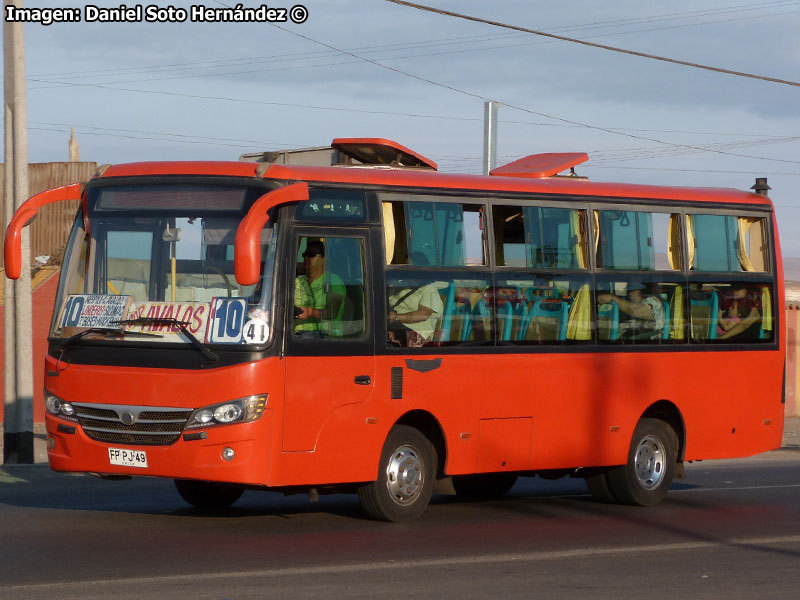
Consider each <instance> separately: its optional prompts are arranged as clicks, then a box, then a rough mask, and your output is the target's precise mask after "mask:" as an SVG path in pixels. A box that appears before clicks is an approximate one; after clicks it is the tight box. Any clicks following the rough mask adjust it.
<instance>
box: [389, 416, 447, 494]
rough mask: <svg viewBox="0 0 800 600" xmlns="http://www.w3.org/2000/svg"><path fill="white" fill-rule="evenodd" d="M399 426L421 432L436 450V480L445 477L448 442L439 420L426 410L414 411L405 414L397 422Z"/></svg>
mask: <svg viewBox="0 0 800 600" xmlns="http://www.w3.org/2000/svg"><path fill="white" fill-rule="evenodd" d="M397 425H407V426H409V427H413V428H414V429H417V430H419V431H420V432H421V433H422V434H423V435H424V436H425V437H426V438H428V440H430V442H431V444H433V448H434V450H436V478H437V479H439V478H442V477H444V471H445V464H446V463H447V442H446V440H445V437H444V431H443V430H442V426H441V424H440V423H439V421H438V419H436V417H434V416H433V415H432V414H431V413H429V412H428V411H425V410H412V411H409V412H407V413H405V414H404V415H403V416H401V417H400V418H399V419H397V421H396V422H395V426H397Z"/></svg>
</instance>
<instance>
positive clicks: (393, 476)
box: [386, 446, 425, 505]
mask: <svg viewBox="0 0 800 600" xmlns="http://www.w3.org/2000/svg"><path fill="white" fill-rule="evenodd" d="M424 479H425V475H424V467H423V464H422V459H421V458H420V456H419V454H418V453H417V451H416V450H415V449H414V448H412V447H411V446H401V447H400V448H398V449H397V450H395V452H394V454H393V455H392V457H391V458H390V460H389V464H388V465H386V487H387V488H388V490H389V495H390V496H391V497H392V500H394V501H395V502H396V503H397V504H400V505H407V504H412V503H413V502H414V501H415V500H416V499H417V497H418V496H419V494H420V492H421V491H422V484H423V482H424Z"/></svg>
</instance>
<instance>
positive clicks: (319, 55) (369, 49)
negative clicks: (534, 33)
mask: <svg viewBox="0 0 800 600" xmlns="http://www.w3.org/2000/svg"><path fill="white" fill-rule="evenodd" d="M792 4H798V2H792ZM741 10H743V9H738V10H736V11H722V14H724V13H725V12H740V11H741ZM707 12H709V11H698V14H700V13H707ZM795 12H797V11H789V12H782V13H774V14H769V15H755V16H749V17H739V18H736V19H722V20H720V19H717V20H713V21H704V22H701V23H684V24H681V25H673V26H670V27H654V28H650V29H637V30H632V31H624V32H616V33H615V34H614V35H630V34H634V33H645V32H651V31H663V30H665V29H677V28H684V27H695V26H699V25H707V24H711V23H721V22H731V21H740V20H751V19H754V18H764V17H770V16H782V15H786V14H792V13H795ZM675 14H678V15H680V14H681V13H675ZM685 14H690V15H693V14H695V13H685ZM716 14H719V13H716ZM666 16H667V17H669V18H670V19H671V20H674V19H676V18H679V17H675V16H670V15H666ZM642 19H644V17H642V18H640V19H639V22H641V23H646V22H657V21H659V20H664V19H652V20H651V21H645V20H642ZM630 21H631V22H635V21H637V19H630ZM617 22H623V21H610V22H609V23H617ZM598 26H601V27H608V26H607V25H598ZM583 27H589V28H593V27H591V25H589V26H565V27H562V28H560V29H566V30H576V29H577V30H581V28H583ZM556 29H559V28H556ZM608 35H610V34H601V35H597V36H588V37H590V38H591V37H607V36H608ZM520 37H526V34H522V35H505V36H503V35H495V36H483V39H478V38H472V37H461V38H451V39H452V40H468V41H452V42H448V41H436V42H432V41H421V42H414V43H411V44H391V45H384V46H365V47H363V48H355V49H351V51H352V52H361V51H362V50H363V51H365V52H366V53H369V54H374V53H378V52H386V51H388V50H389V49H395V50H397V49H402V48H414V49H417V48H426V47H434V46H441V45H454V44H466V43H472V42H471V41H469V40H473V41H478V42H480V41H494V40H503V39H516V38H520ZM489 38H494V39H491V40H490V39H489ZM540 43H541V44H548V43H552V41H545V42H525V43H519V44H504V45H501V46H497V45H495V46H484V47H480V48H461V49H457V50H447V51H441V52H427V53H422V54H420V53H417V54H407V55H404V56H390V57H385V58H382V59H381V60H389V61H392V60H408V59H410V58H421V57H431V56H443V55H447V54H461V53H464V52H483V51H486V50H496V49H509V48H516V47H520V46H530V45H537V44H540ZM331 54H335V53H334V52H333V51H330V52H322V51H320V52H304V53H294V54H282V55H273V56H264V57H250V58H248V57H244V58H239V59H228V60H225V61H211V62H199V63H183V64H180V63H179V64H177V65H172V66H175V67H178V68H162V67H159V66H150V67H131V68H128V69H117V70H114V69H107V70H105V71H89V72H90V73H95V75H90V76H94V77H103V76H106V75H111V76H117V75H119V76H123V77H124V76H126V75H136V74H137V73H133V72H131V71H137V70H138V71H141V70H142V69H149V70H150V71H151V72H154V73H169V72H172V71H188V70H195V71H196V70H200V69H210V68H218V67H219V68H221V67H225V66H228V67H235V66H238V65H242V66H243V65H249V64H256V63H258V62H260V61H263V60H274V59H278V58H284V59H285V58H289V59H290V60H310V59H323V58H326V57H327V56H329V55H331ZM293 57H294V58H293ZM356 62H358V61H345V62H333V63H331V62H323V63H316V64H306V65H290V66H281V67H268V68H261V69H248V70H244V71H217V72H213V73H191V74H187V75H175V76H167V77H148V78H145V79H126V80H122V81H104V82H99V83H107V84H116V83H124V84H127V83H141V82H150V81H166V80H172V79H193V78H200V77H219V76H232V75H249V74H253V73H266V72H273V71H289V70H293V69H308V68H319V67H329V66H340V65H347V64H354V63H356ZM223 63H228V64H227V65H226V64H223ZM192 65H200V66H192ZM125 71H128V73H126V72H125ZM146 72H147V71H145V73H146ZM75 73H77V74H75ZM80 73H86V72H80V71H74V72H72V73H67V74H66V75H72V76H71V77H69V76H67V77H62V79H77V78H81V79H85V76H81V75H80ZM53 75H58V74H53ZM46 76H47V75H37V76H31V77H28V80H30V81H35V82H38V83H53V84H56V85H49V86H38V87H34V88H32V90H34V91H35V90H43V89H50V88H53V87H57V86H58V85H59V84H63V83H64V82H63V81H53V80H46V79H40V78H41V77H46Z"/></svg>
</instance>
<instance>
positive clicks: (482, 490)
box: [453, 473, 517, 498]
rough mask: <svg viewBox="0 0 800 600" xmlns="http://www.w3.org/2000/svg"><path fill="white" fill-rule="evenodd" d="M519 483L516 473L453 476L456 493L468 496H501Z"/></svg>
mask: <svg viewBox="0 0 800 600" xmlns="http://www.w3.org/2000/svg"><path fill="white" fill-rule="evenodd" d="M515 483H517V474H516V473H477V474H475V475H458V476H455V477H453V488H454V489H455V491H456V494H458V495H459V496H464V497H466V498H500V497H502V496H505V495H506V494H507V493H508V492H509V491H510V490H511V488H512V487H514V484H515Z"/></svg>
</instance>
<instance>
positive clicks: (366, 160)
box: [331, 138, 439, 171]
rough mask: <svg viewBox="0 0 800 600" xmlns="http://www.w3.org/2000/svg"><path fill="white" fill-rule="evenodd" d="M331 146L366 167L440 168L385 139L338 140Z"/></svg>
mask: <svg viewBox="0 0 800 600" xmlns="http://www.w3.org/2000/svg"><path fill="white" fill-rule="evenodd" d="M331 146H332V147H333V148H335V149H336V150H338V151H339V152H340V153H341V154H344V155H345V156H347V157H348V158H351V159H354V160H356V161H358V162H359V163H361V164H364V165H385V166H387V167H416V168H419V169H431V170H433V171H436V170H437V169H438V168H439V166H438V165H437V164H436V163H435V162H433V161H432V160H431V159H429V158H425V157H424V156H422V155H421V154H417V153H416V152H414V151H413V150H409V149H408V148H406V147H405V146H403V145H401V144H398V143H397V142H395V141H392V140H386V139H383V138H336V139H335V140H333V141H332V142H331Z"/></svg>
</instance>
